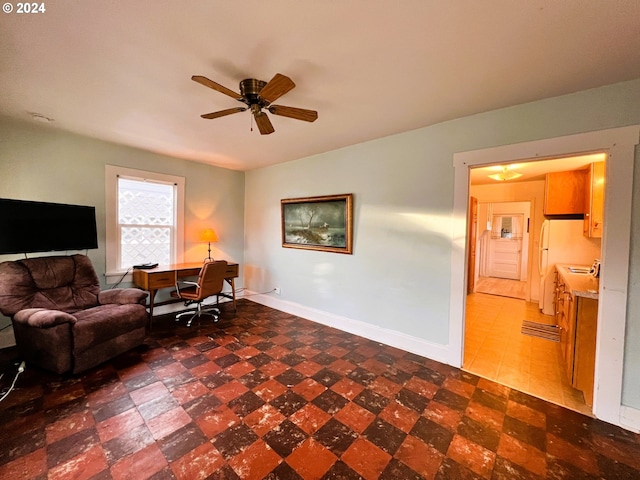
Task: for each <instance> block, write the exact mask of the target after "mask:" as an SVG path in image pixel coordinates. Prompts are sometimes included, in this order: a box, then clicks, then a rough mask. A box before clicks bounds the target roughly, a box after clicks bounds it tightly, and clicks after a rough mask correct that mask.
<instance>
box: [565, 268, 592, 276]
mask: <svg viewBox="0 0 640 480" xmlns="http://www.w3.org/2000/svg"><path fill="white" fill-rule="evenodd" d="M567 270H569V271H570V272H571V273H577V274H578V275H588V274H589V271H590V270H589V269H588V268H585V267H567Z"/></svg>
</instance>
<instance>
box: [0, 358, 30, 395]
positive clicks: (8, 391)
mask: <svg viewBox="0 0 640 480" xmlns="http://www.w3.org/2000/svg"><path fill="white" fill-rule="evenodd" d="M24 369H25V364H24V360H23V361H22V362H21V363H20V366H19V367H18V371H17V372H16V376H15V377H13V382H11V386H10V387H9V390H7V391H6V392H5V393H4V394H3V395H2V397H0V402H2V401H3V400H4V399H5V398H7V397H8V396H9V394H10V393H11V392H12V391H13V389H14V387H15V386H16V381H17V380H18V377H19V376H20V374H21V373H22V372H24ZM0 378H2V377H0Z"/></svg>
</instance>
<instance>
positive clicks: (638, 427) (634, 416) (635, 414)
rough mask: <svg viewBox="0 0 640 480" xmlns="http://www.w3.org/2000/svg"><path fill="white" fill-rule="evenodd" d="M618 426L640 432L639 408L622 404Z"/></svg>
mask: <svg viewBox="0 0 640 480" xmlns="http://www.w3.org/2000/svg"><path fill="white" fill-rule="evenodd" d="M620 426H621V427H623V428H626V429H628V430H631V431H633V432H636V433H640V410H638V409H637V408H633V407H627V406H626V405H622V406H621V407H620Z"/></svg>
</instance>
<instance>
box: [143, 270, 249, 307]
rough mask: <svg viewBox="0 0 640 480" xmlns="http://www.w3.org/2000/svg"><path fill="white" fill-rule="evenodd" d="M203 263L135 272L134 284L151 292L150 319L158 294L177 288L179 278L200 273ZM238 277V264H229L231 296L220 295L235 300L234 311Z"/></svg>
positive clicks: (226, 277) (227, 274)
mask: <svg viewBox="0 0 640 480" xmlns="http://www.w3.org/2000/svg"><path fill="white" fill-rule="evenodd" d="M201 268H202V263H201V262H196V263H174V264H173V265H159V266H157V267H156V268H151V269H148V270H137V269H136V270H134V271H133V284H134V285H135V286H136V287H138V288H141V289H142V290H147V291H148V292H149V318H150V319H153V307H154V305H155V297H156V292H157V291H158V290H160V289H161V288H175V286H176V275H177V278H183V277H192V276H196V275H198V274H199V273H200V269H201ZM237 276H238V264H237V263H229V264H228V265H227V273H226V274H225V281H226V282H227V283H228V284H229V285H231V295H228V294H222V293H221V294H220V295H222V296H225V297H228V298H231V299H232V300H233V309H234V310H235V308H236V286H235V282H234V280H235V278H236V277H237Z"/></svg>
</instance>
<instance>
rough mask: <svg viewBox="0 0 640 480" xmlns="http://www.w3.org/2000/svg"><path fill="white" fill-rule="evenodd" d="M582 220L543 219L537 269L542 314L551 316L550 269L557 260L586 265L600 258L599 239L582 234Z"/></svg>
mask: <svg viewBox="0 0 640 480" xmlns="http://www.w3.org/2000/svg"><path fill="white" fill-rule="evenodd" d="M582 226H583V221H582V220H548V219H547V220H545V221H544V222H543V223H542V228H541V229H540V244H539V256H538V268H539V271H540V294H539V296H540V298H539V301H538V305H539V307H540V310H542V313H544V314H546V315H554V314H555V310H554V305H553V296H554V289H555V283H554V269H555V265H556V264H557V263H559V264H568V265H581V266H586V267H590V266H591V264H593V261H594V260H595V259H596V258H600V239H592V238H588V237H585V236H584V235H583V234H582Z"/></svg>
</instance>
